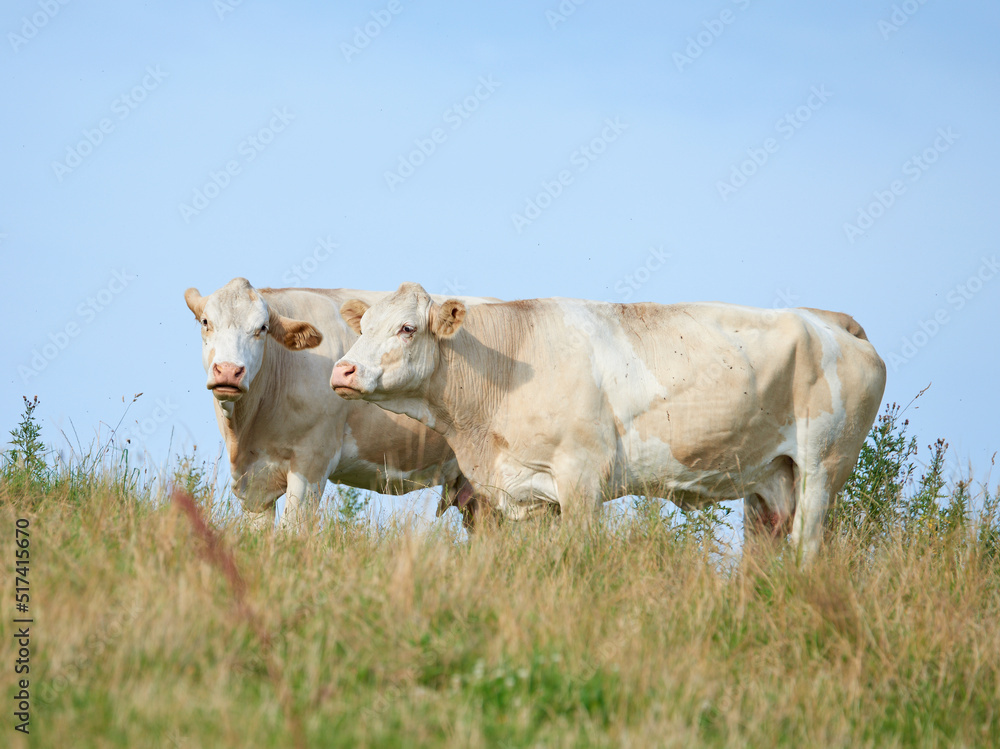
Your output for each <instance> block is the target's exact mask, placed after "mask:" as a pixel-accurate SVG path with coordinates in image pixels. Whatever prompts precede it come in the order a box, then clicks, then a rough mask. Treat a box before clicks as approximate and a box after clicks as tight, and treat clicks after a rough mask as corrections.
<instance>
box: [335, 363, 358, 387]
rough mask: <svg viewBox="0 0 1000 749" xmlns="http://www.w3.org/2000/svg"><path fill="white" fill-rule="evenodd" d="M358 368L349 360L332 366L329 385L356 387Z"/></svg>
mask: <svg viewBox="0 0 1000 749" xmlns="http://www.w3.org/2000/svg"><path fill="white" fill-rule="evenodd" d="M357 374H358V368H357V366H355V365H354V364H351V363H350V362H340V363H339V364H337V366H335V367H334V368H333V376H332V377H330V387H332V388H333V389H334V390H336V389H337V388H350V389H351V390H357V389H358V382H357Z"/></svg>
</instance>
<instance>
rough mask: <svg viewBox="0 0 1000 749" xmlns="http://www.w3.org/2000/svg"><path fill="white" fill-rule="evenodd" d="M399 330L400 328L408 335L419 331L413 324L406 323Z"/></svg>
mask: <svg viewBox="0 0 1000 749" xmlns="http://www.w3.org/2000/svg"><path fill="white" fill-rule="evenodd" d="M399 330H400V332H401V333H406V335H413V334H414V333H416V332H417V329H416V327H415V326H413V325H404V326H403V327H402V328H400V329H399Z"/></svg>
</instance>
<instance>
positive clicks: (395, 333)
mask: <svg viewBox="0 0 1000 749" xmlns="http://www.w3.org/2000/svg"><path fill="white" fill-rule="evenodd" d="M340 315H341V317H343V318H344V320H345V321H346V322H347V324H348V325H349V326H350V327H351V328H353V329H354V331H355V332H356V333H358V334H359V335H360V336H361V337H360V338H359V339H358V340H357V341H355V342H354V345H353V346H352V347H351V349H350V350H349V351H348V352H347V353H346V354H344V356H343V357H342V358H341V360H340V361H338V362H337V364H336V366H334V368H333V376H332V377H331V378H330V387H332V388H333V389H334V391H336V393H337V395H339V396H341V397H342V398H347V399H354V398H364V399H365V400H371V401H379V400H389V399H392V398H400V397H407V396H411V395H416V394H418V393H419V392H420V390H421V389H422V388H423V386H424V385H425V384H426V382H427V379H428V378H429V377H430V376H431V374H432V373H433V372H434V368H435V367H436V365H437V360H438V341H439V340H441V339H445V338H451V337H452V336H454V335H455V334H456V333H458V331H459V329H460V328H461V327H462V322H463V320H464V319H465V305H464V304H463V303H462V302H460V301H458V300H457V299H449V300H447V301H445V302H444V303H442V304H435V303H434V302H433V301H432V300H431V297H430V294H428V293H427V292H426V291H424V288H423V287H422V286H421V285H420V284H415V283H404V284H403V285H402V286H400V287H399V288H398V289H397V290H396V291H394V292H393V293H392V294H390V295H389V296H387V297H385V298H384V299H383V300H382V301H380V302H379V303H377V304H374V305H372V306H370V307H369V306H368V305H367V304H365V303H364V302H362V301H361V300H359V299H351V300H349V301H347V302H344V304H343V305H342V306H341V308H340Z"/></svg>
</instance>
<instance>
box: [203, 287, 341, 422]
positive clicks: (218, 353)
mask: <svg viewBox="0 0 1000 749" xmlns="http://www.w3.org/2000/svg"><path fill="white" fill-rule="evenodd" d="M184 301H186V302H187V306H188V308H189V309H190V310H191V311H192V312H193V313H194V316H195V318H196V319H197V320H198V322H199V323H200V324H201V359H202V364H204V366H205V372H206V373H207V374H208V381H207V382H206V384H205V386H206V387H207V388H208V389H209V390H211V391H212V394H213V395H214V396H215V397H216V399H217V400H218V401H219V402H220V403H221V404H223V405H224V408H223V410H224V411H225V412H226V413H227V415H229V414H231V412H232V405H231V404H232V402H234V401H237V400H239V399H240V398H242V397H243V396H244V395H245V394H246V393H247V392H248V390H249V389H250V383H251V382H253V379H254V377H255V376H256V375H257V373H258V372H259V371H260V367H261V364H262V363H263V361H264V352H265V351H266V350H267V345H268V341H269V340H275V341H277V342H278V343H280V344H281V345H282V346H284V347H285V348H288V349H291V350H293V351H298V350H301V349H308V348H313V347H315V346H318V345H319V344H320V343H321V342H322V340H323V336H322V334H321V333H320V332H319V331H318V330H316V328H314V327H313V326H312V325H310V324H309V323H307V322H303V321H302V320H292V319H290V318H288V317H283V316H282V315H279V314H278V313H277V312H275V311H274V310H273V309H269V308H268V306H267V302H265V301H264V298H263V297H262V296H261V295H260V294H259V293H258V292H257V291H256V290H255V289H254V288H253V286H251V285H250V282H249V281H247V280H246V279H245V278H234V279H233V280H232V281H230V282H229V283H227V284H226V285H225V286H223V287H222V288H221V289H219V290H218V291H216V292H215V293H214V294H210V295H209V296H207V297H206V296H202V295H201V294H199V293H198V289H194V288H192V289H188V290H187V291H185V292H184Z"/></svg>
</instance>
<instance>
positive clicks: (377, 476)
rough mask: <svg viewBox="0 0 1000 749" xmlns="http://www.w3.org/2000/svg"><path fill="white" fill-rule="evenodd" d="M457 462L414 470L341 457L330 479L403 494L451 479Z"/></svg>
mask: <svg viewBox="0 0 1000 749" xmlns="http://www.w3.org/2000/svg"><path fill="white" fill-rule="evenodd" d="M458 473H459V471H458V462H457V461H455V460H454V459H452V460H449V461H447V462H446V463H443V464H441V465H434V466H430V467H428V468H425V469H422V470H417V471H401V470H399V469H397V468H392V467H391V466H386V465H381V464H378V463H372V462H370V461H366V460H362V459H360V458H356V457H355V458H352V457H349V456H347V457H341V460H340V463H339V464H338V465H337V469H336V470H335V471H334V472H333V473H331V474H330V480H331V481H336V482H337V483H340V484H347V485H349V486H356V487H358V488H361V489H369V490H371V491H376V492H380V493H382V494H406V493H407V492H412V491H416V490H417V489H428V488H432V487H436V486H440V485H441V484H443V483H451V482H452V481H454V480H455V479H456V478H457V477H458Z"/></svg>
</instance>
